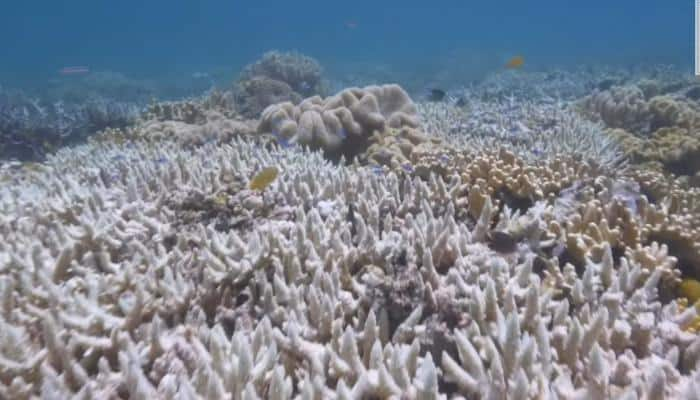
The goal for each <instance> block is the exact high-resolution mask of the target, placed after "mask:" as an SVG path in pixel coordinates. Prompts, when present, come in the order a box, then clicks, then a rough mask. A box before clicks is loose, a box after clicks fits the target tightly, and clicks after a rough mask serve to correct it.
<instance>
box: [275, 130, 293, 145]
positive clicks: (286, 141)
mask: <svg viewBox="0 0 700 400" xmlns="http://www.w3.org/2000/svg"><path fill="white" fill-rule="evenodd" d="M272 136H274V137H275V139H276V140H277V144H279V145H280V146H282V147H283V148H285V149H286V148H289V147H292V146H293V145H294V144H293V143H292V142H290V141H289V139H287V138H286V137H284V136H282V134H281V133H279V132H278V131H276V130H274V131H272Z"/></svg>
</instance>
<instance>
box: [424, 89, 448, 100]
mask: <svg viewBox="0 0 700 400" xmlns="http://www.w3.org/2000/svg"><path fill="white" fill-rule="evenodd" d="M446 95H447V93H445V91H444V90H442V89H436V88H433V89H430V94H429V95H428V101H435V102H438V101H442V100H444V99H445V96H446Z"/></svg>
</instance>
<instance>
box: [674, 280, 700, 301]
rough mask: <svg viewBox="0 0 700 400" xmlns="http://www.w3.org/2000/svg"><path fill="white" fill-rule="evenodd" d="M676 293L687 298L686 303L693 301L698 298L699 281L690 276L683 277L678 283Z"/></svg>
mask: <svg viewBox="0 0 700 400" xmlns="http://www.w3.org/2000/svg"><path fill="white" fill-rule="evenodd" d="M678 294H679V295H680V296H681V297H685V298H686V299H688V303H690V304H693V303H695V302H696V301H698V300H700V282H698V281H697V280H695V279H690V278H686V279H683V280H682V281H681V283H680V285H678Z"/></svg>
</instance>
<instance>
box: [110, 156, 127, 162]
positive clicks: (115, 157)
mask: <svg viewBox="0 0 700 400" xmlns="http://www.w3.org/2000/svg"><path fill="white" fill-rule="evenodd" d="M124 160H126V157H124V155H123V154H117V155H116V156H114V157H112V161H124Z"/></svg>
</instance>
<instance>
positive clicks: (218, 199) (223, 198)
mask: <svg viewBox="0 0 700 400" xmlns="http://www.w3.org/2000/svg"><path fill="white" fill-rule="evenodd" d="M212 200H213V202H214V204H216V205H217V206H221V207H225V206H227V205H228V196H227V195H226V193H219V194H217V195H216V196H214V198H213V199H212Z"/></svg>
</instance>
